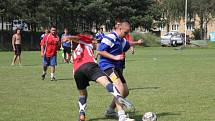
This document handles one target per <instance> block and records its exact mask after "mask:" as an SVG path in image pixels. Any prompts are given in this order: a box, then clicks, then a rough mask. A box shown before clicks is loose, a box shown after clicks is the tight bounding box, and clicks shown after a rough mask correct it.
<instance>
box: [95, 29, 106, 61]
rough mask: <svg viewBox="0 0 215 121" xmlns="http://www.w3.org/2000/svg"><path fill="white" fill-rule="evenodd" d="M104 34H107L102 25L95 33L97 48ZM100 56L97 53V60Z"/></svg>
mask: <svg viewBox="0 0 215 121" xmlns="http://www.w3.org/2000/svg"><path fill="white" fill-rule="evenodd" d="M104 36H105V34H104V32H103V28H102V27H101V28H100V30H98V32H97V33H96V35H95V39H96V42H97V44H96V48H98V47H99V45H100V43H101V41H102V39H103V37H104ZM98 57H99V55H98V53H96V55H95V59H96V60H97V58H98Z"/></svg>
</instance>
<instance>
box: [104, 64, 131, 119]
mask: <svg viewBox="0 0 215 121" xmlns="http://www.w3.org/2000/svg"><path fill="white" fill-rule="evenodd" d="M105 73H106V74H107V75H108V76H109V78H110V79H111V81H112V82H113V84H114V85H115V86H116V87H117V89H119V91H120V94H121V95H122V96H123V97H126V96H127V94H128V93H127V92H128V91H127V90H126V89H125V88H124V83H125V79H124V77H123V76H122V74H121V73H120V72H119V71H118V70H117V69H114V68H112V69H108V70H106V71H105ZM126 87H127V86H126ZM125 105H126V106H127V107H129V108H133V105H132V104H130V103H126V104H125ZM115 107H117V109H118V106H117V103H115V104H114V99H113V100H112V102H111V105H110V106H109V107H108V109H107V111H106V113H105V115H106V116H107V117H110V116H111V117H112V116H116V112H115V111H114V109H115ZM124 114H125V112H122V111H118V116H119V119H124V118H125V115H124Z"/></svg>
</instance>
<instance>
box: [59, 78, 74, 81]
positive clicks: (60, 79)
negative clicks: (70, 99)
mask: <svg viewBox="0 0 215 121" xmlns="http://www.w3.org/2000/svg"><path fill="white" fill-rule="evenodd" d="M56 80H57V81H66V80H74V78H59V79H56Z"/></svg>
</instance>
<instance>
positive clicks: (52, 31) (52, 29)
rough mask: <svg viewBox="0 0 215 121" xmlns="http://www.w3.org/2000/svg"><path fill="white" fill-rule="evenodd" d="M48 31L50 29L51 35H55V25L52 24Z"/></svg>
mask: <svg viewBox="0 0 215 121" xmlns="http://www.w3.org/2000/svg"><path fill="white" fill-rule="evenodd" d="M50 31H51V34H52V35H56V34H57V27H56V26H52V27H51V30H50Z"/></svg>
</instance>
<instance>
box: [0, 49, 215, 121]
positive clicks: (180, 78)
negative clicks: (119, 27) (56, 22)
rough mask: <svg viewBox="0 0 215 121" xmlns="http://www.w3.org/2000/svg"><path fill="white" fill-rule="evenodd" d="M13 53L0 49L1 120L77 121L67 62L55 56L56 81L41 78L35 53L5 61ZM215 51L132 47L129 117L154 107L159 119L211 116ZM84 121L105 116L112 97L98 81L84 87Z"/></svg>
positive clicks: (201, 120)
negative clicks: (17, 61)
mask: <svg viewBox="0 0 215 121" xmlns="http://www.w3.org/2000/svg"><path fill="white" fill-rule="evenodd" d="M12 56H13V53H12V52H0V121H76V119H77V114H78V109H77V100H78V92H77V90H76V85H75V82H74V79H73V74H72V65H69V64H63V63H62V60H61V57H60V56H59V57H58V62H59V64H58V66H57V74H56V76H57V79H59V80H58V81H57V82H51V81H49V76H48V78H46V80H45V81H42V80H40V74H41V70H42V69H41V57H40V54H39V52H31V51H25V52H23V54H22V57H23V58H22V60H23V66H21V67H20V66H10V63H11V59H12ZM214 63H215V51H214V49H210V48H203V49H198V48H195V49H191V48H189V49H183V50H174V49H173V48H136V53H135V55H131V54H129V53H128V54H127V62H126V70H125V72H124V75H125V78H126V79H127V83H128V86H129V89H130V95H129V99H130V100H131V101H132V102H133V103H134V104H135V106H136V110H137V112H136V114H135V115H134V116H133V118H135V119H136V121H141V117H142V115H143V113H144V112H148V111H152V112H156V114H157V116H158V120H159V121H215V115H214V113H215V108H214V107H215V94H214V92H215V88H214V87H215V83H214V81H215V76H214V74H215V64H214ZM88 91H89V98H88V106H87V119H88V121H116V120H114V119H106V118H105V117H104V115H103V114H104V111H105V109H106V107H107V106H108V105H109V102H110V101H111V99H112V97H111V96H110V95H109V94H108V93H107V92H106V91H105V89H104V88H103V87H101V86H100V85H98V84H96V83H93V82H91V86H90V87H89V88H88Z"/></svg>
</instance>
